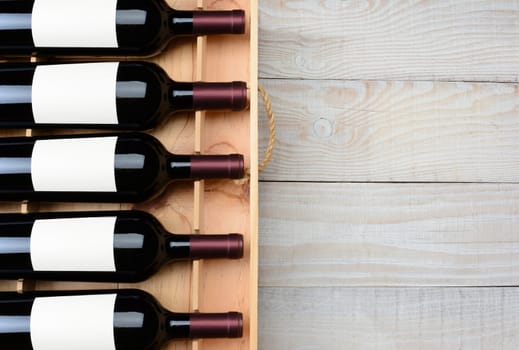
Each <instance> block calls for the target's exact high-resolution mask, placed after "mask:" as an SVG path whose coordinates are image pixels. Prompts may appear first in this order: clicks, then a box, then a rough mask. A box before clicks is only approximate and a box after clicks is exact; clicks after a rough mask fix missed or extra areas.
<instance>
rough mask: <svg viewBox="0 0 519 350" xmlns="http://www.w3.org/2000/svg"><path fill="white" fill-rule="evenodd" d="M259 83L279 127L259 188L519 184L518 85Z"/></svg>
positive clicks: (263, 138)
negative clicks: (267, 184) (287, 184)
mask: <svg viewBox="0 0 519 350" xmlns="http://www.w3.org/2000/svg"><path fill="white" fill-rule="evenodd" d="M261 83H262V84H263V85H264V87H265V89H266V90H267V91H268V92H269V93H270V95H271V97H272V102H273V108H274V111H275V113H276V120H277V143H276V146H275V150H274V157H273V159H272V162H271V163H270V164H269V166H268V167H267V169H266V170H265V171H264V172H263V173H262V175H261V177H262V179H263V180H271V181H279V180H282V181H314V180H318V181H360V182H370V181H377V182H378V181H382V182H386V181H398V182H401V181H403V182H407V181H411V182H413V181H426V182H519V119H518V118H517V111H518V110H519V86H518V85H517V84H511V83H449V82H402V81H395V82H388V81H294V80H262V81H261ZM261 113H262V115H261V116H260V126H259V128H260V131H261V133H260V144H261V145H263V147H264V146H265V145H266V144H267V139H268V128H267V124H266V123H267V122H266V116H265V115H264V112H263V111H261Z"/></svg>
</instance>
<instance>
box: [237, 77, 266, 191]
mask: <svg viewBox="0 0 519 350" xmlns="http://www.w3.org/2000/svg"><path fill="white" fill-rule="evenodd" d="M258 91H259V93H260V94H261V97H262V98H263V106H264V107H265V111H266V112H267V118H268V122H269V142H268V144H267V149H266V150H265V154H264V155H263V160H262V161H261V162H260V163H259V164H258V170H259V171H263V170H264V169H265V168H266V167H267V164H268V163H269V162H270V160H271V159H272V153H273V152H274V144H275V142H276V120H275V117H274V112H273V111H272V103H271V101H270V96H269V94H268V92H266V91H265V89H264V88H262V87H261V86H258ZM249 180H250V171H249V169H247V170H246V173H245V175H244V176H243V178H241V179H237V180H234V183H235V184H238V185H243V184H246V183H248V182H249Z"/></svg>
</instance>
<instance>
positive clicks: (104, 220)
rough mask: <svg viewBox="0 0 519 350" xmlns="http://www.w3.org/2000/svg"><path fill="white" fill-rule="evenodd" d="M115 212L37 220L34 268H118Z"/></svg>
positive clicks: (91, 269) (35, 269)
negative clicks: (101, 215)
mask: <svg viewBox="0 0 519 350" xmlns="http://www.w3.org/2000/svg"><path fill="white" fill-rule="evenodd" d="M115 221H116V217H115V216H110V217H92V218H67V219H47V220H36V221H35V222H34V225H33V226H32V231H31V243H30V244H31V249H30V251H31V263H32V268H33V270H34V271H115V258H114V244H113V241H114V228H115Z"/></svg>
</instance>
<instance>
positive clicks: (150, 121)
mask: <svg viewBox="0 0 519 350" xmlns="http://www.w3.org/2000/svg"><path fill="white" fill-rule="evenodd" d="M0 6H1V2H0ZM246 106H247V86H246V84H245V83H244V82H228V83H207V82H175V81H172V80H170V79H169V78H168V76H167V74H166V73H165V72H164V71H163V70H162V69H161V68H160V67H159V66H157V65H155V64H153V63H148V62H97V63H65V64H32V63H7V64H3V65H2V66H0V128H37V127H69V128H70V127H88V128H98V129H100V128H109V129H124V130H146V129H150V128H152V127H154V126H156V125H157V124H159V123H161V122H163V121H165V120H166V119H167V117H168V116H170V115H171V114H172V113H174V112H179V111H194V110H203V109H211V110H214V109H227V110H241V109H244V108H245V107H246Z"/></svg>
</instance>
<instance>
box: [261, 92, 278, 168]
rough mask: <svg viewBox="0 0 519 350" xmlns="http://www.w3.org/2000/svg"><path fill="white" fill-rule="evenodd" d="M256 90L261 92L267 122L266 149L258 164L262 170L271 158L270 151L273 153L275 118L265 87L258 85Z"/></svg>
mask: <svg viewBox="0 0 519 350" xmlns="http://www.w3.org/2000/svg"><path fill="white" fill-rule="evenodd" d="M258 91H259V93H260V94H261V97H263V106H264V107H265V112H267V118H268V122H269V142H268V144H267V149H266V150H265V155H264V156H263V160H262V161H261V163H259V165H258V170H259V171H263V170H264V169H265V168H266V167H267V165H268V163H269V162H270V160H271V159H272V153H274V144H275V142H276V120H275V118H274V112H273V111H272V102H271V101H270V96H269V94H268V92H267V91H265V89H264V88H263V87H261V86H258Z"/></svg>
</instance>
